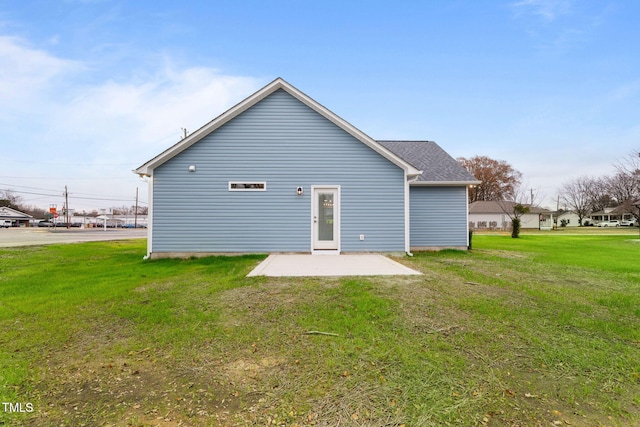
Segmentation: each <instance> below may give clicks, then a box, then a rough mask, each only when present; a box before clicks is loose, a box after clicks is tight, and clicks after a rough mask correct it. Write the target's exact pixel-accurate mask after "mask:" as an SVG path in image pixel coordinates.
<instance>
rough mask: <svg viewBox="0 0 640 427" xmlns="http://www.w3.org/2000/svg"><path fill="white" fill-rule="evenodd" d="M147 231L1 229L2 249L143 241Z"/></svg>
mask: <svg viewBox="0 0 640 427" xmlns="http://www.w3.org/2000/svg"><path fill="white" fill-rule="evenodd" d="M145 237H147V230H146V229H137V230H136V229H126V228H125V229H120V228H117V229H112V228H107V230H106V231H105V230H103V229H94V228H90V229H86V230H85V229H79V228H72V229H70V230H67V229H66V228H63V229H60V228H57V229H55V230H53V229H49V228H36V227H34V228H0V248H3V247H4V248H8V247H15V246H34V245H50V244H54V243H75V242H95V241H103V240H123V239H141V238H145Z"/></svg>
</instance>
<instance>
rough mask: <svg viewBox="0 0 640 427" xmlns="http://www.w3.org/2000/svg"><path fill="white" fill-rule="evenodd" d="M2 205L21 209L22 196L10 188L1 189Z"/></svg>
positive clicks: (0, 203)
mask: <svg viewBox="0 0 640 427" xmlns="http://www.w3.org/2000/svg"><path fill="white" fill-rule="evenodd" d="M0 206H6V207H8V208H11V209H18V210H20V196H18V195H17V194H15V193H14V192H13V190H10V189H8V188H7V189H4V190H0Z"/></svg>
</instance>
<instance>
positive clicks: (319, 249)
mask: <svg viewBox="0 0 640 427" xmlns="http://www.w3.org/2000/svg"><path fill="white" fill-rule="evenodd" d="M319 191H331V192H333V193H334V200H333V240H332V241H331V243H330V244H329V245H326V244H325V245H319V244H318V218H317V215H318V202H317V192H319ZM340 211H341V207H340V186H339V185H312V186H311V253H312V254H314V255H318V254H327V255H337V254H339V253H340V246H341V245H340Z"/></svg>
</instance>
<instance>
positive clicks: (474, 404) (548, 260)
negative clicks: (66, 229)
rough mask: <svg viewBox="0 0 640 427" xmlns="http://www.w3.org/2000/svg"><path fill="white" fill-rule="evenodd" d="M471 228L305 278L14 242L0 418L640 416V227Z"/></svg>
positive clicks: (479, 421) (234, 420)
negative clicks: (353, 269)
mask: <svg viewBox="0 0 640 427" xmlns="http://www.w3.org/2000/svg"><path fill="white" fill-rule="evenodd" d="M473 244H474V250H473V251H471V252H459V251H443V252H439V253H419V254H415V256H414V257H412V258H400V259H399V260H400V261H401V262H403V263H405V264H407V265H409V266H410V267H412V268H415V269H419V270H421V271H422V272H424V275H423V276H419V277H416V276H406V277H392V278H389V277H368V278H355V277H352V278H306V279H300V278H290V279H289V278H246V277H245V275H246V274H247V273H248V272H249V271H250V270H251V269H252V268H253V267H254V266H255V265H256V264H257V263H258V262H259V261H260V260H261V259H263V256H257V255H256V256H243V257H212V258H201V259H190V260H155V261H143V260H142V256H143V255H144V253H145V242H144V241H133V242H101V243H86V244H71V245H57V246H46V247H35V248H19V249H2V250H0V272H1V275H0V402H2V403H0V425H11V426H13V425H57V426H58V425H68V426H78V425H86V426H94V425H118V426H156V425H159V426H177V425H212V426H217V425H221V426H222V425H227V426H234V425H240V426H243V425H244V426H249V425H260V426H261V425H267V424H268V423H270V424H271V425H286V426H294V425H298V426H309V425H316V426H322V425H327V426H333V425H353V426H380V425H390V426H399V425H402V424H405V425H407V426H423V425H434V426H439V425H465V426H466V425H489V426H502V425H514V426H515V425H518V426H520V425H524V426H538V425H540V426H548V425H554V423H555V424H556V425H574V426H578V425H580V426H627V425H639V424H640V415H638V414H639V413H640V243H639V242H638V239H637V237H634V236H616V235H580V236H574V235H568V234H566V235H564V234H561V233H555V234H533V235H529V234H526V235H523V236H522V237H521V238H520V239H511V238H510V237H508V236H501V235H475V236H474V238H473ZM309 332H313V333H309ZM317 332H320V333H317ZM5 402H6V403H7V404H4V403H5ZM18 403H19V404H20V406H18ZM9 404H11V405H9ZM27 404H29V405H27ZM8 405H9V406H8ZM19 409H22V412H20V410H19Z"/></svg>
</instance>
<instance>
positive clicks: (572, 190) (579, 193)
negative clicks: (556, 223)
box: [560, 176, 596, 226]
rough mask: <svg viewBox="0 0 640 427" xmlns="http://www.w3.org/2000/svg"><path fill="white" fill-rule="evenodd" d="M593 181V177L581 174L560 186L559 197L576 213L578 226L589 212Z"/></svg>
mask: <svg viewBox="0 0 640 427" xmlns="http://www.w3.org/2000/svg"><path fill="white" fill-rule="evenodd" d="M595 181H596V179H595V178H591V177H588V176H583V177H580V178H576V179H574V180H573V181H569V182H567V183H565V184H563V185H562V187H561V188H560V197H561V198H562V200H563V201H564V202H565V203H566V204H567V207H568V208H569V209H570V210H571V211H573V212H574V213H575V214H576V215H578V225H579V226H582V220H583V219H584V218H586V217H587V216H588V215H589V214H590V213H591V209H592V207H593V203H592V201H591V188H592V187H593V185H594V182H595Z"/></svg>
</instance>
